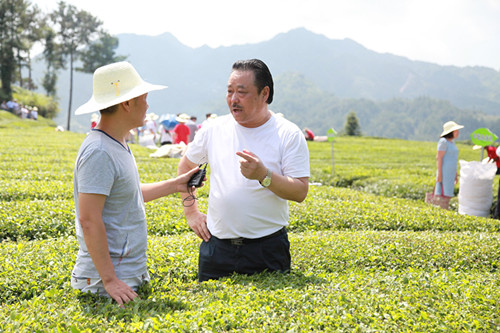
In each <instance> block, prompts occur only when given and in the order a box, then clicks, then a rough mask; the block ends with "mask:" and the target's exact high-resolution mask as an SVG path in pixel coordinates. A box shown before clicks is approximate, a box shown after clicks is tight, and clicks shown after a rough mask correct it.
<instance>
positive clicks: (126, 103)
mask: <svg viewBox="0 0 500 333" xmlns="http://www.w3.org/2000/svg"><path fill="white" fill-rule="evenodd" d="M164 88H166V86H162V85H154V84H150V83H147V82H145V81H143V80H142V78H141V77H140V76H139V74H138V73H137V71H136V70H135V68H134V67H133V66H132V65H131V64H130V63H128V62H118V63H113V64H110V65H106V66H103V67H100V68H98V69H97V70H96V71H95V72H94V76H93V94H92V97H91V98H90V100H89V101H88V102H87V103H85V104H83V105H82V106H80V107H79V108H78V109H77V110H76V112H75V114H77V115H80V114H86V113H92V112H95V111H100V114H101V118H100V121H99V123H98V124H97V126H96V127H95V128H94V129H92V131H91V132H90V133H89V135H87V137H86V138H85V139H84V141H83V143H82V145H81V147H80V150H79V151H78V155H77V158H76V163H75V170H74V180H73V183H74V184H73V185H74V199H75V213H76V214H75V227H76V236H77V239H78V243H79V250H78V255H77V258H76V262H75V266H74V268H73V271H72V276H71V285H72V287H73V288H74V289H79V290H81V291H83V292H92V293H97V294H99V295H103V296H108V297H111V298H113V299H114V300H115V301H116V302H117V303H118V304H120V305H122V304H124V303H127V302H129V301H131V300H133V299H134V298H135V297H137V293H136V290H137V288H138V287H139V286H140V285H142V284H143V283H148V282H149V275H148V271H147V267H146V259H147V258H146V248H147V225H146V213H145V209H144V202H147V201H151V200H154V199H157V198H160V197H163V196H166V195H169V194H172V193H176V192H182V191H187V190H188V189H187V182H188V180H189V179H190V178H191V176H192V175H193V174H194V173H195V172H196V171H197V170H198V168H193V169H192V170H189V171H188V172H186V173H184V174H182V175H179V176H177V177H176V178H173V179H169V180H165V181H161V182H157V183H151V184H141V183H140V181H139V174H138V171H137V165H136V162H135V159H134V156H133V155H132V152H131V150H130V147H129V146H128V145H127V142H126V138H127V137H128V134H129V131H130V130H131V129H133V128H136V127H140V126H143V125H144V122H145V116H146V111H147V109H148V104H147V96H148V93H149V92H151V91H155V90H160V89H164Z"/></svg>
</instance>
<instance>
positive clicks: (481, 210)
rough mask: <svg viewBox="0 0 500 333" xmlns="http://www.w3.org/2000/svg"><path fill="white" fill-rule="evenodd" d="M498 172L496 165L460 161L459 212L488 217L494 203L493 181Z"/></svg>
mask: <svg viewBox="0 0 500 333" xmlns="http://www.w3.org/2000/svg"><path fill="white" fill-rule="evenodd" d="M496 172H497V166H496V164H494V163H481V162H476V161H472V162H467V161H463V160H460V188H459V192H458V212H459V213H460V214H466V215H472V216H482V217H488V216H489V215H490V208H491V204H492V203H493V179H494V178H495V174H496Z"/></svg>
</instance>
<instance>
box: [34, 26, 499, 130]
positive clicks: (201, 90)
mask: <svg viewBox="0 0 500 333" xmlns="http://www.w3.org/2000/svg"><path fill="white" fill-rule="evenodd" d="M118 38H119V40H120V46H119V48H118V50H117V52H118V53H119V54H122V55H127V56H128V60H129V61H130V62H132V63H133V64H134V65H135V66H136V67H137V69H138V70H139V72H140V73H141V74H142V75H143V76H144V78H145V79H146V80H150V81H152V82H157V83H162V84H166V85H168V86H169V89H167V90H165V91H161V92H155V93H154V94H151V95H150V103H149V104H150V106H151V111H152V112H155V113H157V114H165V113H180V112H186V113H188V114H193V115H197V116H198V117H199V118H200V119H202V117H203V115H204V114H205V113H207V112H215V113H218V114H221V113H226V112H227V111H226V110H227V108H226V107H225V102H224V95H225V85H226V81H227V77H228V75H229V72H230V67H231V64H232V63H233V62H234V61H235V60H237V59H248V58H254V57H255V58H261V59H262V60H264V61H265V62H266V63H267V64H268V65H269V67H270V68H271V71H272V73H273V75H274V77H275V79H276V81H279V80H280V78H281V79H282V81H283V80H288V79H289V78H290V75H293V74H299V75H301V76H302V78H303V80H305V81H306V82H310V83H311V84H312V85H314V86H316V87H317V89H319V90H320V91H321V92H322V94H323V95H332V96H335V97H336V98H337V99H340V100H347V101H348V102H342V103H343V104H346V103H347V104H351V103H354V104H357V105H358V106H359V104H364V102H363V101H369V102H370V103H375V104H378V103H386V102H387V101H390V100H392V99H404V100H408V99H410V103H413V101H414V99H416V98H420V97H427V98H430V99H432V100H437V101H438V104H439V103H442V102H441V101H443V100H446V101H448V102H449V103H450V104H449V107H448V108H447V109H446V110H441V111H442V112H445V111H446V112H448V113H451V114H453V115H454V114H455V113H456V112H457V111H458V110H464V112H465V115H466V116H467V119H464V118H462V119H463V120H464V121H466V122H468V123H474V122H477V123H480V124H484V123H485V121H484V119H482V118H483V116H481V115H478V114H480V113H481V112H482V113H484V114H491V115H496V114H497V112H498V110H499V109H500V93H498V92H499V91H500V73H499V72H497V71H495V70H493V69H489V68H481V67H473V68H472V67H466V68H459V67H454V66H439V65H435V64H431V63H425V62H419V61H411V60H409V59H407V58H404V57H399V56H396V55H391V54H380V53H377V52H374V51H371V50H368V49H366V48H365V47H363V46H362V45H360V44H358V43H356V42H355V41H353V40H350V39H345V40H332V39H328V38H326V37H324V36H322V35H318V34H314V33H312V32H310V31H307V30H305V29H295V30H292V31H290V32H288V33H283V34H279V35H277V36H276V37H274V38H273V39H271V40H269V41H265V42H261V43H256V44H246V45H236V46H231V47H219V48H215V49H212V48H209V47H206V46H204V47H200V48H194V49H193V48H190V47H187V46H185V45H183V44H181V43H180V42H179V41H178V40H177V39H176V38H175V37H174V36H172V35H171V34H169V33H165V34H162V35H159V36H155V37H151V36H138V35H133V34H122V35H118ZM37 66H38V67H37V68H38V69H37V70H36V72H37V73H35V80H36V77H37V76H38V77H39V76H40V75H41V73H43V69H42V65H41V64H38V65H37ZM283 78H285V79H283ZM68 80H69V78H68V75H67V73H65V74H64V75H61V77H60V79H59V85H58V95H59V97H60V101H61V109H62V110H63V111H62V113H61V116H60V117H59V119H58V121H59V122H61V121H64V120H65V119H66V116H65V112H66V110H67V100H68V89H67V87H68ZM74 92H75V95H74V101H73V109H76V107H77V106H78V105H80V104H82V103H84V102H85V101H86V100H87V99H88V98H89V97H90V95H91V75H88V74H81V73H77V74H76V76H75V90H74ZM276 92H277V98H276V106H274V105H273V108H274V109H276V111H281V112H283V113H285V114H286V113H289V114H290V115H292V114H298V113H301V114H302V116H301V117H298V116H295V115H294V116H292V117H291V118H293V119H299V118H306V119H311V118H314V117H317V115H318V114H321V118H322V119H323V120H324V121H323V122H322V124H325V123H328V124H331V125H329V126H330V127H331V126H333V127H338V126H342V123H341V124H340V125H339V123H340V120H339V119H345V115H346V114H347V112H348V111H345V110H335V111H332V112H328V111H327V110H325V108H324V105H317V102H316V101H315V100H314V96H309V95H308V94H307V93H304V91H298V92H295V94H297V95H298V96H297V97H298V98H302V99H304V100H305V101H306V103H304V104H305V107H302V106H301V107H300V108H298V107H294V104H293V103H292V102H291V99H290V98H289V96H288V95H287V94H286V93H284V92H283V95H282V96H281V97H282V98H279V97H280V96H279V94H280V93H282V89H280V87H279V86H277V89H276ZM326 99H327V100H328V99H329V98H326ZM354 100H361V102H359V101H354ZM310 101H312V104H311V103H310ZM417 102H418V100H417ZM279 103H283V104H284V105H286V106H288V108H287V109H286V110H285V109H283V110H278V108H279V107H280V105H279ZM327 103H328V101H327ZM427 103H428V102H427ZM310 104H311V105H310ZM326 106H329V105H328V104H327V105H326ZM320 107H321V108H322V110H321V111H318V108H320ZM381 109H382V110H381V111H380V112H378V113H384V114H385V116H384V118H385V119H386V120H391V121H393V122H394V124H393V125H391V126H390V127H400V126H401V125H403V124H399V123H397V121H398V119H399V115H401V114H402V115H403V118H408V117H411V118H412V119H414V121H415V122H416V124H415V125H414V126H413V127H414V128H420V127H422V126H423V125H424V124H430V123H432V122H436V123H442V122H444V121H446V120H448V119H449V118H450V116H449V115H442V116H441V117H435V119H427V118H426V117H425V116H424V115H420V114H408V113H407V110H406V109H397V110H392V109H391V108H384V107H381ZM356 111H358V112H359V113H363V114H365V117H364V119H361V121H362V127H363V130H364V131H365V132H366V133H367V134H369V135H377V136H384V137H385V136H396V137H401V136H400V135H401V134H400V133H396V134H394V131H391V132H387V131H385V128H386V127H387V126H378V128H379V130H378V131H377V132H376V133H375V132H372V131H371V129H372V127H373V126H371V124H372V120H371V117H372V114H373V112H372V110H370V109H360V110H356ZM495 117H496V116H495ZM451 118H454V117H451ZM73 119H74V121H75V122H74V125H73V126H74V128H75V129H78V130H79V131H85V130H86V129H87V128H88V124H89V118H88V116H79V117H78V118H76V117H73ZM325 120H326V122H325ZM490 120H491V119H490ZM492 122H494V123H496V122H498V118H494V119H493V120H492V121H487V122H486V123H487V124H491V123H492ZM298 125H299V126H301V127H305V126H307V127H311V128H312V129H314V130H316V131H317V132H323V131H324V128H323V127H321V126H320V125H321V124H319V123H307V122H304V123H302V122H301V123H298ZM363 125H364V126H363ZM437 126H439V125H437ZM481 127H482V126H481ZM492 130H494V129H492ZM498 130H499V131H500V128H498ZM433 133H436V131H433ZM402 138H411V139H428V140H431V139H432V140H433V139H434V138H435V135H434V134H433V135H432V136H430V135H429V134H428V133H418V134H416V135H415V136H403V137H402Z"/></svg>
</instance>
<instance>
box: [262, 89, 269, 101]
mask: <svg viewBox="0 0 500 333" xmlns="http://www.w3.org/2000/svg"><path fill="white" fill-rule="evenodd" d="M260 93H261V94H262V97H264V102H266V103H267V100H268V98H269V87H268V86H265V87H264V88H263V89H262V91H261V92H260Z"/></svg>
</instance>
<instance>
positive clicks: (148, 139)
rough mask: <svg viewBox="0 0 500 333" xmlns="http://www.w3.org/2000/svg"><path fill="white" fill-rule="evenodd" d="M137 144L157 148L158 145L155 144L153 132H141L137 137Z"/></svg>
mask: <svg viewBox="0 0 500 333" xmlns="http://www.w3.org/2000/svg"><path fill="white" fill-rule="evenodd" d="M139 144H140V145H141V146H143V147H147V148H150V149H157V148H158V146H156V145H155V135H154V134H143V135H141V136H140V137H139Z"/></svg>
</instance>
